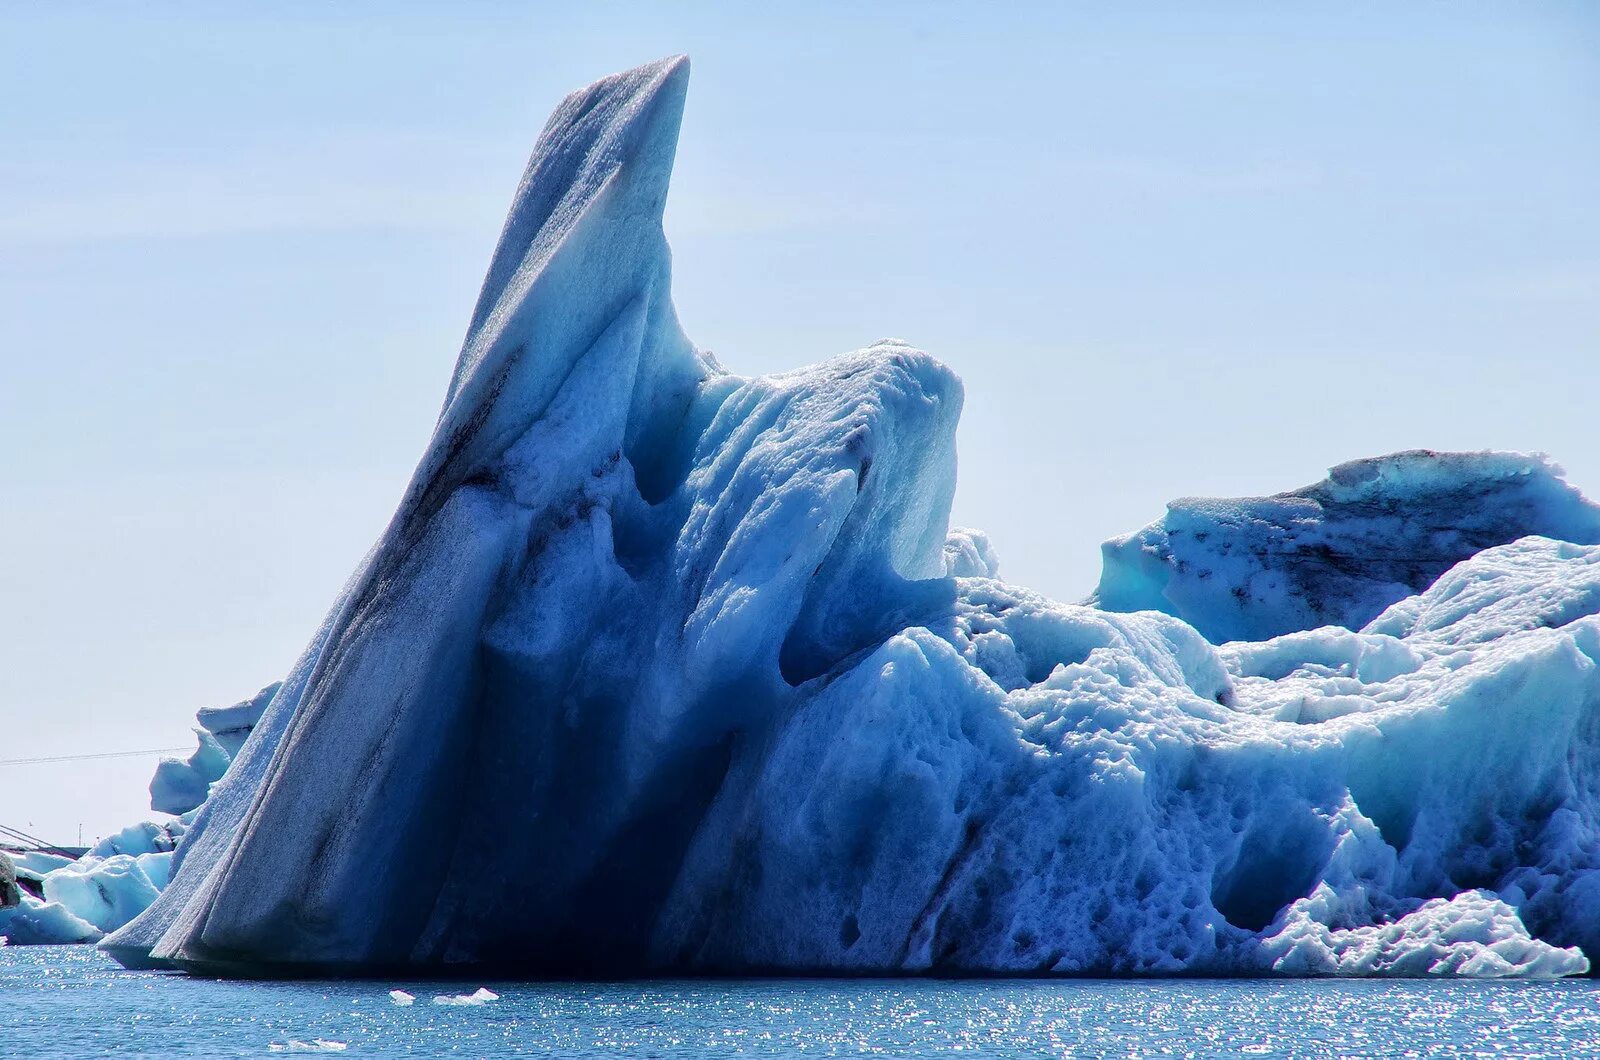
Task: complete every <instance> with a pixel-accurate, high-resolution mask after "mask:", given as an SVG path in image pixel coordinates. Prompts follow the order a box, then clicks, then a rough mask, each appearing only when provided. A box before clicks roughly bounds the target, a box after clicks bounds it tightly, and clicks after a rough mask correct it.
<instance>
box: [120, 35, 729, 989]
mask: <svg viewBox="0 0 1600 1060" xmlns="http://www.w3.org/2000/svg"><path fill="white" fill-rule="evenodd" d="M688 72H689V63H688V60H687V59H686V58H684V57H682V56H678V57H673V58H669V59H663V60H660V61H659V62H655V63H651V64H649V65H647V66H642V67H639V68H637V69H635V70H631V71H628V72H626V73H622V74H617V75H614V76H611V77H607V78H605V79H603V80H601V81H597V82H595V83H594V84H593V85H590V86H589V87H587V88H585V89H582V90H580V91H578V92H575V93H573V94H572V95H571V96H569V97H567V99H566V100H565V101H564V102H563V103H562V104H561V106H560V107H559V108H557V110H556V112H555V114H554V115H553V116H552V117H551V119H550V121H549V123H548V124H547V125H546V127H545V130H544V132H543V134H542V135H541V137H540V139H539V142H538V145H537V146H536V147H535V149H534V152H533V157H532V160H531V161H530V162H529V164H528V167H527V170H526V172H525V173H524V175H523V178H522V182H521V184H520V185H519V187H518V189H517V194H516V199H515V201H514V203H513V205H512V207H511V211H510V214H509V216H508V218H507V221H506V225H505V229H504V231H503V232H502V233H501V237H500V242H499V245H498V246H497V248H496V250H495V254H494V257H493V260H492V261H491V263H490V266H489V272H488V275H487V277H486V279H485V281H484V285H483V291H482V293H481V294H480V296H479V299H478V305H477V308H476V309H475V310H474V312H473V315H472V320H471V323H470V325H469V328H468V333H467V337H466V340H465V342H464V344H463V347H462V350H461V354H460V357H459V359H458V361H457V364H456V368H455V372H454V374H453V376H452V379H451V383H450V388H449V391H448V393H447V395H446V399H445V403H444V408H443V411H442V412H441V414H440V417H439V422H438V425H437V426H436V428H435V431H434V435H433V438H432V439H431V440H430V442H429V445H428V447H427V449H426V451H425V452H424V454H423V456H422V459H421V460H420V462H419V463H418V466H417V470H416V471H415V473H414V474H413V476H412V480H411V483H410V485H409V486H408V488H407V491H406V494H405V497H404V499H403V500H402V501H401V504H400V507H399V509H398V511H397V512H396V513H395V516H394V519H393V520H392V521H391V523H390V525H389V528H388V529H387V531H386V532H385V533H384V535H383V536H382V537H381V538H380V539H379V541H378V542H377V544H376V545H375V546H374V547H373V549H372V551H371V552H370V553H369V554H368V556H367V558H366V560H365V561H364V562H363V564H362V567H361V568H360V569H359V570H358V571H357V572H356V574H355V575H354V576H353V577H352V578H351V580H350V582H349V583H348V584H347V585H346V587H345V589H344V591H343V593H342V594H341V596H340V599H339V600H338V602H336V603H335V605H334V607H333V610H332V612H331V613H330V614H329V616H328V619H327V621H326V622H325V623H324V625H323V627H322V629H321V630H319V632H318V634H317V636H316V637H315V638H314V639H313V641H312V643H311V645H310V646H309V647H308V648H307V650H306V652H305V654H304V656H303V657H302V658H301V660H300V662H299V663H298V664H297V665H296V667H295V670H294V673H293V674H292V675H291V678H290V680H289V681H287V682H286V683H285V686H284V688H283V690H282V691H280V693H279V694H278V696H276V697H275V698H274V700H273V702H272V705H271V706H270V707H269V708H268V711H267V713H266V715H265V716H264V717H263V718H262V721H261V724H260V725H259V726H258V727H257V730H256V733H255V736H254V737H253V738H252V740H251V741H249V742H248V743H247V744H246V746H245V747H244V748H243V750H242V751H241V753H240V755H239V757H238V759H237V760H236V761H235V762H234V764H233V767H232V768H231V770H230V771H229V773H228V775H227V776H226V777H224V778H223V780H222V781H220V782H219V783H218V785H217V786H216V788H215V789H214V790H213V792H212V796H211V799H210V801H209V802H208V804H207V806H206V809H205V810H204V811H203V813H202V814H201V816H200V817H199V819H198V820H197V821H196V824H195V827H194V828H193V829H192V830H191V831H190V833H189V835H188V837H187V839H186V841H185V845H184V852H183V853H184V856H183V857H182V859H181V865H180V866H179V870H178V873H177V876H176V877H175V879H174V880H173V882H172V884H171V886H170V887H169V888H168V889H167V890H166V891H165V892H164V893H163V894H162V896H161V898H160V899H159V900H158V901H157V902H156V903H155V904H154V905H153V906H151V907H150V909H148V910H146V912H145V913H144V914H143V915H141V916H140V917H138V918H137V919H136V920H134V921H133V922H132V923H130V924H129V925H128V926H127V927H125V928H124V929H122V930H121V931H118V932H116V933H115V934H114V935H113V936H111V937H110V938H108V939H107V940H106V949H107V951H108V952H110V953H111V954H112V955H113V956H115V957H116V958H117V959H118V960H121V961H123V962H124V963H128V964H131V965H138V964H141V963H144V962H145V961H147V960H148V959H150V956H151V954H152V952H153V953H154V956H155V958H157V959H172V958H194V957H199V956H201V955H203V954H215V953H216V951H217V949H218V947H219V940H220V948H221V949H222V950H224V951H226V950H230V949H231V950H233V951H234V952H239V951H240V950H241V949H249V950H253V952H255V953H256V955H257V956H262V957H265V958H267V959H271V957H272V956H273V955H278V956H280V957H281V956H282V955H284V954H285V953H288V952H297V951H296V950H295V945H296V943H297V941H298V942H299V943H301V944H302V946H301V950H300V951H298V952H304V945H303V944H304V942H305V940H306V939H310V938H315V937H317V936H318V933H319V932H320V931H322V930H323V929H322V928H321V927H319V926H318V925H315V924H306V925H304V928H305V931H306V934H305V935H304V936H303V937H300V938H298V940H297V938H296V936H297V932H293V931H291V932H282V931H277V932H275V933H273V932H269V933H268V935H264V936H261V937H260V938H259V939H257V940H256V941H257V942H258V943H259V945H250V944H246V943H245V942H244V941H243V940H245V939H249V938H251V937H252V932H254V931H257V930H258V929H259V928H260V925H261V924H263V923H267V924H271V923H275V921H274V920H273V918H272V917H271V916H270V915H269V914H270V911H271V909H272V908H273V907H275V906H276V907H284V908H288V907H294V906H295V904H296V903H302V904H303V896H301V895H299V893H298V892H297V891H296V888H295V886H294V880H293V879H292V878H290V877H288V876H286V877H284V878H281V879H278V880H277V881H276V882H275V881H274V879H273V876H274V872H273V870H271V868H270V866H268V867H266V868H263V865H264V862H263V861H262V860H257V859H253V858H252V857H251V856H249V854H248V850H249V848H251V847H252V846H260V845H261V844H262V843H263V842H267V843H268V845H272V843H271V841H270V837H263V835H262V833H263V832H264V831H268V830H270V829H271V828H274V827H276V822H278V821H279V820H280V819H282V818H284V817H285V816H286V815H287V816H288V817H290V818H294V819H296V820H298V823H297V824H295V825H293V827H294V828H295V829H303V830H304V831H305V832H306V833H307V834H311V833H312V832H316V833H317V834H318V835H319V836H320V837H321V840H320V841H321V842H322V843H323V847H319V848H318V849H317V850H316V851H302V853H303V854H304V855H305V856H306V858H307V859H309V864H306V865H303V866H302V868H303V869H305V870H306V871H310V872H319V871H320V872H322V873H323V874H324V875H325V877H327V878H325V879H323V880H321V881H320V882H321V884H322V890H323V891H328V892H329V893H333V892H339V891H340V890H341V888H343V889H346V890H348V889H350V888H354V889H355V890H358V891H359V890H361V889H362V885H363V883H364V882H367V881H363V879H362V878H361V876H362V872H363V870H362V868H361V866H360V864H359V863H358V862H356V861H348V860H347V861H346V862H345V863H344V864H343V865H342V866H333V865H331V864H330V865H326V866H322V868H321V869H318V868H317V867H316V865H317V864H318V862H319V857H320V854H321V851H322V850H323V849H324V848H326V847H327V846H328V844H335V845H337V844H338V843H339V842H346V841H349V842H357V843H358V844H359V843H360V842H365V841H366V840H367V839H370V838H371V837H373V836H381V832H378V831H374V830H372V829H371V828H366V829H363V830H361V834H360V835H359V836H355V837H354V838H351V837H352V830H353V829H356V828H357V827H358V826H357V822H356V820H355V818H356V817H358V816H359V815H358V814H352V813H351V812H350V811H352V810H353V809H354V807H355V805H356V804H357V803H359V802H361V801H362V800H370V799H372V798H376V797H379V796H383V797H389V796H390V795H393V794H398V795H405V794H406V793H408V792H409V793H411V796H412V797H425V796H424V793H425V792H426V791H427V790H428V787H429V778H430V776H433V777H434V778H435V779H436V777H437V773H438V771H439V769H443V768H446V767H445V765H444V763H443V762H442V759H443V758H444V753H443V751H438V752H437V753H435V751H433V750H429V747H430V746H435V745H434V744H432V743H430V741H439V742H444V743H448V742H449V741H450V739H451V732H452V729H453V727H454V731H459V729H460V723H459V719H458V718H457V715H458V714H459V713H460V711H461V710H462V709H464V708H463V704H464V703H465V701H466V697H469V696H470V694H471V692H470V688H471V684H472V679H473V678H472V667H473V664H472V662H471V651H472V644H473V643H474V642H475V638H476V629H477V626H478V623H479V621H481V618H479V617H474V616H481V612H482V610H483V608H484V607H485V606H486V603H487V600H488V597H489V594H490V592H491V590H492V585H493V582H494V579H495V574H496V572H497V571H498V570H499V569H500V564H502V563H503V562H507V560H506V557H507V556H508V555H512V554H514V550H515V549H516V548H517V547H518V545H517V544H516V542H517V537H516V535H517V532H518V526H519V525H520V524H519V523H518V522H517V518H516V517H514V511H513V509H514V505H512V506H511V507H510V508H508V507H507V504H508V503H509V502H505V501H503V500H497V499H492V497H493V491H460V490H459V487H461V486H462V484H463V483H465V482H467V480H469V479H473V480H475V481H479V482H488V483H492V482H493V480H494V478H495V476H496V475H497V474H498V473H499V472H498V469H497V467H496V465H497V463H498V462H499V461H500V459H501V457H502V455H503V453H504V451H505V450H506V448H507V447H508V446H510V445H511V444H512V443H513V442H514V441H516V439H517V438H519V437H520V436H522V435H523V434H524V433H525V431H526V430H527V428H528V426H529V425H530V424H531V423H533V422H534V421H536V420H537V419H539V417H540V416H541V415H542V414H543V412H544V411H545V409H546V408H547V407H548V406H549V405H550V402H551V400H552V398H553V397H554V396H555V395H556V393H557V392H558V390H560V388H561V386H562V384H563V382H564V381H565V380H567V379H568V377H569V376H570V374H571V373H572V370H573V367H574V366H575V365H576V364H577V363H578V362H579V361H580V359H582V358H583V357H584V355H585V354H586V353H588V352H589V351H591V350H592V349H594V348H595V346H596V344H597V342H602V341H603V340H604V339H605V337H606V336H608V335H613V336H614V335H618V334H622V333H624V332H625V333H626V336H627V337H628V340H629V341H628V343H627V349H626V350H624V351H623V353H624V354H626V355H627V356H628V357H631V358H632V360H633V364H632V367H631V370H630V371H619V372H618V373H617V378H616V383H617V385H618V386H620V387H622V388H623V389H624V390H625V391H626V390H628V389H629V388H631V398H628V399H627V400H626V401H625V406H624V407H625V408H628V407H631V408H634V409H637V410H639V414H638V415H636V416H633V417H632V418H631V419H630V420H629V422H628V423H627V425H626V427H623V426H622V425H620V424H619V425H618V426H617V428H616V431H617V433H618V437H617V438H616V439H615V441H614V444H615V445H616V446H618V447H620V446H622V445H624V444H625V443H632V444H636V445H638V446H639V447H640V448H642V449H645V450H653V449H658V448H665V447H660V446H654V445H652V444H651V443H652V442H653V440H654V433H655V430H656V428H655V426H654V424H655V423H658V422H659V423H661V424H662V425H663V429H670V425H671V424H673V423H675V421H676V420H677V419H678V418H680V417H681V416H682V414H683V409H684V407H685V406H686V404H687V401H688V396H689V394H690V393H692V391H693V390H694V384H695V383H696V382H697V381H698V380H699V378H701V377H702V376H703V374H704V370H703V369H702V367H701V365H700V361H699V359H698V358H697V357H696V355H695V353H694V350H693V348H692V346H691V345H690V344H689V342H688V341H687V339H685V338H684V336H683V334H682V332H681V330H680V329H679V328H678V324H677V318H676V315H675V314H674V312H673V310H672V304H671V295H670V256H669V253H668V250H667V244H666V238H665V235H664V234H663V232H662V228H661V216H662V209H663V206H664V203H665V200H666V192H667V184H668V181H669V178H670V176H671V171H672V160H673V155H674V151H675V149H676V145H677V136H678V127H679V123H680V121H681V118H682V112H683V102H684V94H685V88H686V85H687V80H688ZM619 321H620V322H623V323H626V324H627V326H626V327H620V325H619ZM619 328H620V329H619ZM613 344H614V343H613ZM654 459H656V456H655V454H654V453H653V452H649V451H647V452H645V453H643V454H641V460H640V462H641V465H642V466H644V467H646V468H647V469H648V466H649V465H650V463H651V461H652V460H654ZM469 493H470V494H471V495H470V496H469V495H468V494H469ZM497 505H498V507H496V506H497ZM508 513H511V514H509V515H508ZM524 518H525V517H524ZM396 611H400V612H405V613H407V614H409V615H411V616H413V617H414V616H418V615H421V616H431V617H425V618H424V619H423V620H422V621H418V622H412V623H407V622H399V621H396V620H395V619H394V614H395V612H396ZM324 743H326V744H328V745H329V746H332V747H340V746H342V747H344V748H345V750H346V751H351V750H358V749H359V750H360V757H361V758H362V759H363V760H364V761H365V762H366V766H365V767H364V769H363V771H361V773H360V774H359V775H356V776H353V777H345V778H344V780H343V781H341V784H342V787H341V784H333V785H331V787H330V789H329V790H330V791H331V790H338V791H339V793H340V794H339V801H338V802H336V803H328V804H324V803H321V802H319V800H318V799H317V798H316V797H313V796H311V795H310V794H309V793H306V792H303V791H298V790H296V789H297V788H298V787H299V784H298V782H294V781H293V780H292V779H285V777H284V769H283V766H282V761H283V760H285V759H287V758H292V757H300V758H304V757H306V755H307V754H311V756H312V757H316V754H314V753H312V752H315V751H316V750H317V747H318V746H320V745H321V744H324ZM297 745H300V746H299V748H298V750H297V749H296V748H297ZM408 748H409V750H408ZM436 758H437V759H440V760H441V761H439V762H435V759H436ZM419 768H420V772H419V771H418V770H419ZM330 779H332V778H330ZM263 821H271V822H274V824H272V825H270V826H269V825H263V824H262V822H263ZM369 823H370V822H369ZM252 836H253V837H254V840H252ZM283 845H284V846H285V847H286V848H290V849H294V848H296V847H297V844H295V843H293V842H286V843H284V844H283ZM266 860H267V861H270V859H266ZM351 871H353V872H354V873H355V877H354V878H353V879H352V878H348V877H347V876H342V875H340V873H341V872H343V873H349V872H351ZM291 876H292V874H291ZM335 877H337V878H335ZM330 888H331V891H330ZM425 890H426V888H425V887H424V888H422V890H421V891H420V892H419V893H418V894H416V895H414V896H413V897H415V898H418V899H420V900H421V901H422V903H423V907H422V908H421V909H420V910H409V909H406V910H399V909H388V910H380V909H374V910H372V912H373V915H374V918H375V921H374V922H376V921H378V920H381V921H382V922H383V923H384V924H387V925H389V926H393V924H394V923H395V918H396V917H400V918H401V919H402V920H403V919H405V918H406V917H407V916H420V915H422V914H423V913H425V912H426V908H425V907H426V902H427V899H426V898H425V897H423V892H425ZM367 897H368V898H369V899H373V900H376V901H379V902H382V901H385V900H387V899H386V898H384V897H383V896H378V895H368V896H367ZM329 900H330V901H333V900H334V899H333V898H330V899H329ZM347 927H348V926H347ZM324 934H327V933H326V932H324ZM380 934H381V933H380ZM158 943H160V944H159V945H158ZM376 944H377V943H376V942H375V941H374V939H373V938H372V937H369V936H364V935H361V934H360V933H359V932H357V933H355V934H351V933H350V931H349V930H346V931H344V932H343V933H340V934H338V936H337V937H329V938H327V939H326V945H325V946H324V950H325V952H326V953H327V954H328V955H331V956H333V957H335V958H336V959H337V958H341V957H342V958H347V959H348V958H352V957H354V958H357V959H370V958H371V957H372V956H373V955H374V951H373V950H372V947H373V946H374V945H376ZM341 947H343V948H342V949H341ZM385 955H386V956H387V955H388V954H385Z"/></svg>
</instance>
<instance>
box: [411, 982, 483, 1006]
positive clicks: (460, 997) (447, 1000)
mask: <svg viewBox="0 0 1600 1060" xmlns="http://www.w3.org/2000/svg"><path fill="white" fill-rule="evenodd" d="M499 1000H500V995H499V994H497V993H495V992H494V991H493V990H490V989H489V988H488V987H484V986H480V987H478V989H476V990H474V991H473V992H472V993H470V994H437V995H435V996H434V999H433V1003H434V1004H435V1005H486V1004H488V1003H489V1002H491V1001H499ZM403 1003H404V1004H410V1002H409V1001H408V1002H403Z"/></svg>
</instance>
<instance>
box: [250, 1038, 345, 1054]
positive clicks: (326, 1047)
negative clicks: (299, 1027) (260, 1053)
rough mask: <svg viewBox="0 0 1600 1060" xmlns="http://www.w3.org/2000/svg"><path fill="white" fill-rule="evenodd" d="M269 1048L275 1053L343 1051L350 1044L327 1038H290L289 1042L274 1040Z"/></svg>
mask: <svg viewBox="0 0 1600 1060" xmlns="http://www.w3.org/2000/svg"><path fill="white" fill-rule="evenodd" d="M267 1048H268V1049H270V1050H272V1051H273V1052H275V1053H342V1052H344V1051H345V1050H346V1049H348V1048H350V1046H349V1045H347V1044H345V1043H344V1042H335V1041H329V1040H328V1039H327V1038H313V1039H311V1040H310V1041H309V1042H302V1041H298V1040H296V1039H294V1038H290V1039H289V1040H288V1041H287V1042H273V1043H271V1044H270V1045H268V1046H267Z"/></svg>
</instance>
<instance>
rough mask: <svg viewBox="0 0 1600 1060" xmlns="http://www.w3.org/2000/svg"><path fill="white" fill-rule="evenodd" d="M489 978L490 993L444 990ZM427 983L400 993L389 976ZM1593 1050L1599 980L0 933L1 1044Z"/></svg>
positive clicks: (864, 1051)
mask: <svg viewBox="0 0 1600 1060" xmlns="http://www.w3.org/2000/svg"><path fill="white" fill-rule="evenodd" d="M479 985H487V986H488V987H490V988H491V989H492V990H494V991H496V992H498V993H499V994H500V995H501V996H500V999H499V1000H498V1001H491V1002H488V1003H487V1004H483V1005H459V1006H449V1005H438V1004H435V1003H434V1002H433V998H434V996H435V995H439V994H470V993H471V992H472V991H473V989H474V988H476V987H477V986H479ZM396 988H399V989H404V990H406V991H408V992H410V993H412V994H414V995H416V1003H415V1004H414V1005H411V1006H409V1007H401V1006H397V1005H395V1004H393V1003H392V1002H391V1001H390V998H389V991H390V990H391V989H396ZM301 1051H306V1052H312V1051H325V1052H336V1053H340V1054H342V1055H345V1056H351V1057H355V1056H431V1055H441V1054H444V1055H450V1054H453V1055H459V1056H511V1055H517V1054H523V1053H529V1054H537V1055H544V1056H574V1057H576V1056H634V1057H651V1056H660V1057H698V1056H727V1055H736V1054H744V1055H753V1056H794V1055H807V1056H860V1055H889V1056H928V1055H940V1054H961V1055H975V1056H1084V1057H1090V1056H1275V1057H1288V1056H1301V1057H1321V1056H1403V1057H1404V1056H1410V1057H1431V1056H1492V1057H1511V1056H1544V1057H1571V1056H1597V1057H1600V984H1597V983H1594V982H1588V981H1582V982H1576V981H1564V982H1554V983H1464V982H1443V981H1441V982H1416V981H1405V982H1327V981H1315V982H1314V981H1290V982H1283V981H1273V982H1261V981H1243V980H1239V981H1214V980H1185V981H1170V980H1169V981H1157V982H1106V981H1083V980H1079V981H1043V980H1022V981H1017V980H1009V981H1008V980H1000V981H994V980H991V981H963V982H927V981H913V980H878V981H864V982H855V981H844V980H809V981H806V980H800V981H796V980H784V981H770V980H769V981H743V982H722V981H715V982H711V981H696V982H651V983H602V984H595V983H578V984H571V983H556V984H550V983H487V984H479V983H476V982H473V983H451V984H441V983H420V982H402V981H395V982H381V983H380V982H361V981H318V982H298V983H251V982H229V981H216V980H208V979H190V978H187V977H184V976H180V975H172V974H165V973H150V972H124V971H122V970H120V969H119V968H117V967H116V965H114V964H112V963H111V962H110V961H108V960H106V959H105V958H104V957H101V956H100V955H99V954H98V953H96V952H95V951H94V950H93V949H91V948H88V947H43V948H11V947H7V948H0V1052H3V1053H4V1055H6V1056H73V1057H76V1056H93V1055H100V1054H105V1053H112V1052H116V1053H120V1054H122V1055H142V1056H206V1057H210V1056H256V1055H282V1054H285V1053H289V1052H301Z"/></svg>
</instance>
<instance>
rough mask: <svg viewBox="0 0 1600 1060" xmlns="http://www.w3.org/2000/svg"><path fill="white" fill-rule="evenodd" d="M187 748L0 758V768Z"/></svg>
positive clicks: (171, 752)
mask: <svg viewBox="0 0 1600 1060" xmlns="http://www.w3.org/2000/svg"><path fill="white" fill-rule="evenodd" d="M189 750H193V748H189V747H153V748H151V749H150V750H148V751H103V752H101V753H99V754H86V755H44V756H40V757H37V758H0V766H34V765H43V764H46V763H49V762H90V761H95V760H98V759H103V758H140V757H143V756H144V755H169V754H177V753H179V752H180V751H189Z"/></svg>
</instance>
